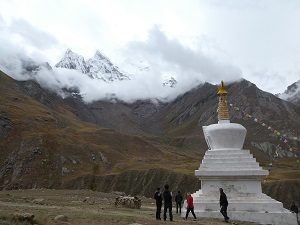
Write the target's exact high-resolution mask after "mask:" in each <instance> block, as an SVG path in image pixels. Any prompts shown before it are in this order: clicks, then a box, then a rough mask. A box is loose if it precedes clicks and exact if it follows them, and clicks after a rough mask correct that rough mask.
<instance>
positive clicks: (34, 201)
mask: <svg viewBox="0 0 300 225" xmlns="http://www.w3.org/2000/svg"><path fill="white" fill-rule="evenodd" d="M32 203H35V204H39V205H44V204H45V199H43V198H36V199H33V200H32Z"/></svg>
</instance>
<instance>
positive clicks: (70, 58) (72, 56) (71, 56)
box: [55, 49, 89, 73]
mask: <svg viewBox="0 0 300 225" xmlns="http://www.w3.org/2000/svg"><path fill="white" fill-rule="evenodd" d="M55 67H59V68H66V69H73V70H77V71H79V72H81V73H88V72H89V69H88V67H87V65H86V62H85V60H84V58H83V56H81V55H78V54H77V53H75V52H73V51H72V50H71V49H67V51H66V52H65V55H64V56H63V58H62V59H61V60H60V61H59V62H58V63H57V64H56V65H55Z"/></svg>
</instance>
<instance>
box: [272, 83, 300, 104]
mask: <svg viewBox="0 0 300 225" xmlns="http://www.w3.org/2000/svg"><path fill="white" fill-rule="evenodd" d="M277 96H278V97H279V98H281V99H284V100H286V101H289V102H292V103H294V104H296V105H300V80H298V81H297V82H295V83H293V84H291V85H290V86H288V87H287V89H286V90H285V91H284V93H281V94H277Z"/></svg>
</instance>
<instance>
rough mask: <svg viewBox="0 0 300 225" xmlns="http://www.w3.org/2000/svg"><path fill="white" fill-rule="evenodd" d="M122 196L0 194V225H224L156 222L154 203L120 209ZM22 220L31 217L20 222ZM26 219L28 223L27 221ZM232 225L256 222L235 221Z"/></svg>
mask: <svg viewBox="0 0 300 225" xmlns="http://www.w3.org/2000/svg"><path fill="white" fill-rule="evenodd" d="M119 195H120V193H118V192H114V193H101V192H93V191H89V190H73V191H72V190H48V189H36V190H15V191H1V192H0V225H13V224H14V225H17V224H19V225H25V224H28V225H29V224H47V225H55V224H65V225H68V224H74V225H87V224H89V225H96V224H105V225H123V224H124V225H146V224H148V225H149V224H154V225H158V224H173V225H180V224H184V225H189V224H201V225H221V224H226V223H225V222H223V221H222V220H219V219H205V218H200V219H198V220H197V221H192V220H191V219H190V220H188V221H185V220H183V219H182V218H181V217H180V216H179V215H176V214H175V216H174V220H175V222H169V221H167V222H164V221H156V220H155V219H154V218H155V205H154V201H153V200H152V199H149V198H145V197H142V207H141V209H129V208H121V207H118V208H116V207H115V206H114V201H115V198H116V197H117V196H119ZM33 216H34V217H33ZM21 217H23V218H24V217H27V219H23V221H19V220H20V218H21ZM24 220H25V221H24ZM230 224H236V225H250V224H252V225H253V223H245V222H237V221H231V222H230Z"/></svg>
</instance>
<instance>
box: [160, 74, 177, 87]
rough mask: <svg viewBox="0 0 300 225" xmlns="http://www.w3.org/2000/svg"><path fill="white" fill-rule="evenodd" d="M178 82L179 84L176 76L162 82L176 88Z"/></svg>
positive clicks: (166, 85) (165, 85)
mask: <svg viewBox="0 0 300 225" xmlns="http://www.w3.org/2000/svg"><path fill="white" fill-rule="evenodd" d="M176 84H177V80H176V79H175V78H174V77H170V79H168V80H165V81H164V82H163V83H162V86H164V87H171V88H174V87H175V86H176Z"/></svg>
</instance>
